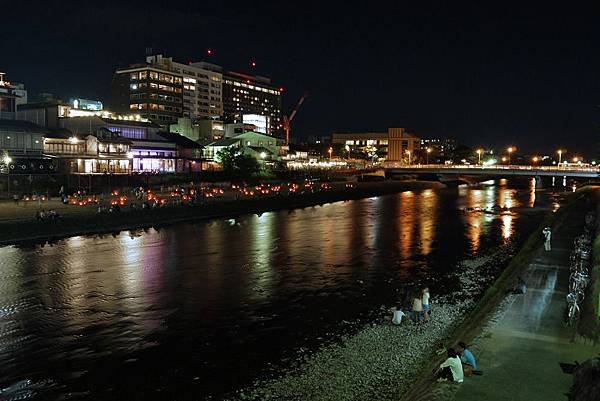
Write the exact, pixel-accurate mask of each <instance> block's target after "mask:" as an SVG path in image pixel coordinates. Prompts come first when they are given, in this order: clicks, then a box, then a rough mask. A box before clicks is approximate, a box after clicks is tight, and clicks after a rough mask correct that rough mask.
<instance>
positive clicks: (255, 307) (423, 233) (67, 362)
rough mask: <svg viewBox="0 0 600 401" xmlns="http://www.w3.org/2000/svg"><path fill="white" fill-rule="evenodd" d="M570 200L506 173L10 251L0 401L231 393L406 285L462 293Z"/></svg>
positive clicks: (4, 254)
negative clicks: (463, 276) (476, 271)
mask: <svg viewBox="0 0 600 401" xmlns="http://www.w3.org/2000/svg"><path fill="white" fill-rule="evenodd" d="M559 197H560V194H559V193H555V192H552V191H550V190H543V191H537V192H536V191H535V190H534V186H533V183H532V181H530V180H521V181H516V180H515V181H510V182H509V181H505V180H498V181H496V182H491V181H490V182H486V183H482V184H480V185H478V186H474V187H460V188H458V189H443V190H430V189H427V190H420V191H406V192H402V193H398V194H396V195H388V196H381V197H377V198H370V199H361V200H355V201H348V202H336V203H333V204H326V205H323V206H316V207H309V208H305V209H298V210H292V211H281V212H272V213H264V214H262V215H260V216H257V215H247V216H241V217H239V218H235V219H230V220H211V221H204V222H198V223H195V224H191V223H190V224H177V225H172V226H169V227H165V228H162V229H160V230H158V231H157V230H155V229H150V230H147V231H141V230H140V231H132V232H123V233H121V234H119V235H114V236H110V235H105V236H97V235H96V236H89V237H81V236H80V237H73V238H68V239H65V240H60V241H57V242H54V243H52V244H46V245H44V246H41V245H35V246H33V245H30V246H7V247H3V248H0V360H1V361H2V363H1V364H0V400H2V399H13V397H14V399H16V397H23V398H27V397H32V398H36V397H38V396H41V397H43V398H50V399H77V400H79V399H129V400H133V399H144V400H148V399H178V400H181V399H204V398H211V399H219V398H221V397H222V396H223V395H224V394H227V393H230V392H231V391H234V390H236V389H238V388H240V387H243V386H245V385H247V384H248V383H249V382H251V381H252V379H254V378H256V377H257V376H259V375H265V374H269V372H276V370H277V369H276V368H277V366H278V364H279V365H280V366H281V365H282V364H285V363H287V362H286V358H287V359H288V360H289V359H293V358H294V355H295V352H296V351H297V350H298V349H299V348H301V347H303V348H308V349H315V347H317V346H318V345H319V344H321V343H323V342H324V341H329V340H331V339H335V338H336V336H339V335H340V334H341V332H342V331H343V330H344V329H343V327H345V326H344V323H345V322H350V321H352V322H359V323H360V324H366V323H369V322H370V321H374V320H375V319H376V317H375V315H374V312H373V311H376V310H380V306H381V305H386V306H387V307H389V306H391V305H392V304H393V303H394V302H395V300H396V297H397V296H398V290H399V289H400V288H404V287H415V288H416V287H417V286H419V285H421V284H424V283H428V284H430V287H431V290H432V294H433V295H434V298H435V294H441V293H444V292H445V291H448V288H447V286H445V285H444V280H443V278H444V275H445V274H447V273H448V272H449V271H451V270H452V269H455V268H456V265H457V263H458V262H459V261H461V260H464V259H469V258H474V257H478V256H481V255H484V254H485V253H486V252H487V253H489V252H491V251H493V249H494V248H496V247H497V246H499V245H501V244H506V243H514V244H515V245H518V244H520V243H521V242H522V241H523V240H524V239H525V238H526V237H527V236H528V235H529V234H530V233H531V232H532V230H533V229H534V228H536V227H537V225H538V224H539V223H540V221H541V219H542V218H543V215H544V214H543V213H534V212H533V210H534V209H536V210H543V209H545V210H552V208H556V207H557V202H558V199H559ZM499 208H504V211H502V210H500V209H499ZM360 324H358V325H360ZM3 397H6V398H3Z"/></svg>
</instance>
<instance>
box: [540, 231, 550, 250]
mask: <svg viewBox="0 0 600 401" xmlns="http://www.w3.org/2000/svg"><path fill="white" fill-rule="evenodd" d="M542 234H544V249H545V250H546V252H548V251H550V250H552V245H551V244H550V240H551V239H552V231H551V230H550V227H546V228H544V229H543V230H542Z"/></svg>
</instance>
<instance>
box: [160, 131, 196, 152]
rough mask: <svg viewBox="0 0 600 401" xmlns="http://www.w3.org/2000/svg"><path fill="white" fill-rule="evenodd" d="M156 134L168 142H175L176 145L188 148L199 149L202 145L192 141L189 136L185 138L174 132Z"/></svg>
mask: <svg viewBox="0 0 600 401" xmlns="http://www.w3.org/2000/svg"><path fill="white" fill-rule="evenodd" d="M158 135H160V136H161V137H163V138H165V139H166V140H168V141H170V142H175V143H176V144H177V145H178V146H182V147H184V148H188V149H201V148H202V147H203V146H202V145H200V144H199V143H198V142H195V141H192V140H191V139H190V138H187V137H185V136H183V135H179V134H176V133H174V132H164V131H161V132H158Z"/></svg>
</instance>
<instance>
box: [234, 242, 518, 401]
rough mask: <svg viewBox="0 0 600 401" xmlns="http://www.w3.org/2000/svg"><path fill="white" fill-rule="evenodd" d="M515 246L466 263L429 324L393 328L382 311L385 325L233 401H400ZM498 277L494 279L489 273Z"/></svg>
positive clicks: (302, 359)
mask: <svg viewBox="0 0 600 401" xmlns="http://www.w3.org/2000/svg"><path fill="white" fill-rule="evenodd" d="M512 253H513V249H512V247H510V246H505V247H501V248H499V249H498V250H497V251H496V252H495V253H494V254H492V255H488V256H484V257H480V258H477V259H474V260H467V261H464V262H462V263H461V266H459V268H458V269H456V271H457V273H455V274H454V275H453V277H449V278H448V279H455V280H458V282H459V283H460V285H459V287H458V288H457V290H456V291H454V292H452V293H450V294H448V295H446V296H444V297H437V298H435V303H433V305H432V309H433V314H432V319H431V320H430V322H429V323H427V324H414V323H408V324H403V325H402V326H399V327H397V326H393V325H391V323H389V319H390V314H389V313H385V312H386V311H387V309H388V308H387V307H386V306H382V307H381V309H382V314H384V313H385V316H384V317H383V316H382V318H381V321H380V323H378V324H372V325H370V326H367V327H364V328H363V329H361V330H359V331H358V332H357V333H356V334H354V335H349V336H345V337H342V338H341V339H340V340H339V341H336V342H333V343H330V344H327V345H325V346H323V347H322V348H321V349H319V350H317V351H316V352H314V353H312V354H310V355H302V353H299V355H298V358H297V360H296V363H294V364H293V365H294V366H291V367H287V368H284V369H283V371H282V370H281V369H280V370H279V372H280V373H281V375H280V376H279V377H275V378H270V379H260V380H257V381H256V382H255V383H254V385H253V386H251V387H250V388H247V389H244V390H242V391H240V392H239V393H238V394H236V395H234V396H232V397H231V398H230V399H231V400H268V399H273V400H324V401H327V400H332V401H333V400H348V401H349V400H396V399H398V398H399V395H400V394H401V393H402V392H403V391H405V390H406V389H408V388H409V387H410V385H411V384H412V383H413V382H414V377H415V375H417V374H418V373H419V372H420V369H421V368H422V366H423V365H424V364H427V363H429V361H430V359H431V358H432V357H434V356H435V355H436V354H435V351H436V350H437V349H443V346H445V345H442V343H443V342H444V340H445V339H446V338H447V337H448V335H449V334H450V333H451V331H452V330H453V329H454V328H455V327H456V325H457V324H458V323H459V321H460V319H459V318H458V317H461V316H464V315H465V314H466V313H468V312H469V311H470V310H471V309H472V308H473V307H474V305H475V300H474V297H473V295H477V294H480V293H481V292H483V291H484V290H485V288H486V287H487V286H488V285H489V284H490V282H491V281H492V280H493V277H494V276H495V274H497V273H498V272H499V270H501V268H502V267H503V265H504V262H505V261H506V258H507V256H510V255H511V254H512ZM488 273H492V274H488Z"/></svg>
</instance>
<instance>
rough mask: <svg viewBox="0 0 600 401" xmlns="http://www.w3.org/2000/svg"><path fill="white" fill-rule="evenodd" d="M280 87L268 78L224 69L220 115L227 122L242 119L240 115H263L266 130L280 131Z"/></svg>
mask: <svg viewBox="0 0 600 401" xmlns="http://www.w3.org/2000/svg"><path fill="white" fill-rule="evenodd" d="M282 92H283V89H282V88H278V87H277V86H274V85H273V84H272V83H271V80H270V79H269V78H265V77H260V76H253V75H246V74H240V73H237V72H226V73H224V74H223V115H224V119H225V122H227V123H234V124H237V123H244V122H246V121H248V118H246V121H244V115H248V114H252V115H254V116H253V117H252V118H254V119H256V116H264V117H266V120H268V125H267V132H266V134H268V135H272V136H278V135H279V134H280V133H281V123H282V120H281V94H282Z"/></svg>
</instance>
